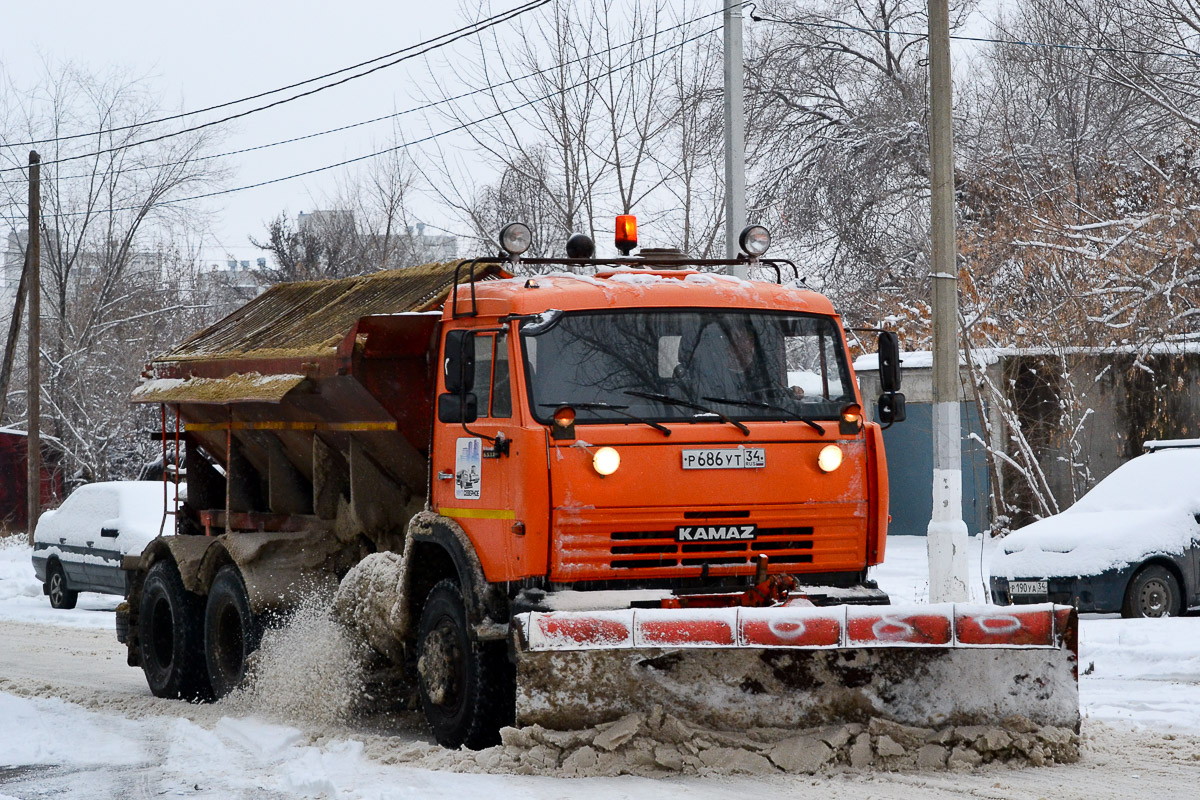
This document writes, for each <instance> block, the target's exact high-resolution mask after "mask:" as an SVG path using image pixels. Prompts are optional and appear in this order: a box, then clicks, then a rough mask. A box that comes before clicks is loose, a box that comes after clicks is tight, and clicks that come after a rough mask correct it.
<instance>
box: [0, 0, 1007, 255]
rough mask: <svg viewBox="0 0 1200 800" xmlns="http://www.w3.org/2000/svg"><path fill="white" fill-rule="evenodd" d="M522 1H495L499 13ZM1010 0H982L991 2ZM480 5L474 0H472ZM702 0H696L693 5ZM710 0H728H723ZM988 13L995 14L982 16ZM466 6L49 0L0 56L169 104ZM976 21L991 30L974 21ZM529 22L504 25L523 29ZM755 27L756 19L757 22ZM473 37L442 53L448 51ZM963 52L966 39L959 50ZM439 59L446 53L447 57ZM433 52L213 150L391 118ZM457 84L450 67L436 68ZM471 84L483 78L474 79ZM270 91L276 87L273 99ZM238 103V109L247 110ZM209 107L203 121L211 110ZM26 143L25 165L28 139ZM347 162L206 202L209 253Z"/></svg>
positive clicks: (427, 212) (0, 38)
mask: <svg viewBox="0 0 1200 800" xmlns="http://www.w3.org/2000/svg"><path fill="white" fill-rule="evenodd" d="M520 4H521V0H494V2H493V9H494V10H495V11H499V10H504V9H509V8H513V7H515V6H518V5H520ZM999 4H1000V0H984V2H983V3H982V5H983V6H985V7H988V8H990V9H994V8H995V7H996V6H997V5H999ZM467 5H468V6H469V7H474V6H475V3H474V2H471V3H468V4H467ZM693 6H694V3H693ZM713 8H714V9H715V8H719V2H718V0H714V2H713ZM535 13H537V12H535ZM984 16H987V15H984ZM467 19H468V17H467V15H466V14H465V13H464V11H463V10H462V6H460V4H459V3H458V2H456V0H449V1H445V0H443V2H437V0H432V1H431V0H423V1H422V2H417V1H415V0H393V1H392V2H387V1H385V0H338V2H313V0H294V1H293V2H288V3H282V2H267V1H266V0H240V1H238V0H206V2H203V3H182V2H177V1H176V2H172V1H171V0H154V1H153V2H152V1H151V0H108V1H107V2H103V3H93V2H81V0H39V2H37V3H16V2H9V3H5V4H4V17H3V20H2V22H0V67H2V71H3V73H5V74H6V76H7V79H8V80H9V81H10V82H11V83H12V84H13V85H14V86H16V87H17V88H18V89H20V88H27V87H30V86H32V85H34V84H36V83H37V82H39V81H41V80H44V77H45V74H46V67H45V65H46V64H50V65H51V66H52V67H61V66H62V65H64V64H66V63H68V62H69V63H74V64H76V65H78V66H80V67H83V68H85V69H87V70H89V71H94V72H105V71H108V70H113V69H119V70H126V71H128V74H129V75H130V76H145V78H146V80H147V81H148V82H149V85H150V86H151V87H153V89H154V91H155V92H156V93H157V94H158V95H159V97H160V98H161V105H162V108H163V109H164V111H165V112H178V111H180V110H186V109H193V108H200V107H204V106H208V105H212V104H215V103H220V102H224V101H228V100H232V99H236V98H240V97H244V96H246V95H250V94H254V93H257V92H261V91H265V90H269V89H274V88H277V87H279V86H283V85H286V84H289V83H293V82H296V81H298V80H303V79H305V78H311V77H315V76H317V75H320V74H323V73H325V72H329V71H332V70H336V69H339V68H342V67H345V66H348V65H350V64H354V63H357V62H360V61H365V60H367V59H370V58H374V57H376V56H379V55H383V54H385V53H389V52H392V51H395V50H399V49H400V48H402V47H405V46H407V45H412V44H415V43H418V42H420V41H422V40H425V39H428V38H432V37H435V36H437V35H440V34H442V33H445V32H448V31H450V30H453V29H455V28H458V27H461V26H462V25H463V24H465V22H466V21H467ZM973 23H974V24H973V25H972V26H971V27H972V28H974V29H975V30H974V31H972V32H977V31H978V32H982V31H981V30H980V28H983V27H986V25H985V24H980V23H982V20H980V19H978V18H977V19H976V20H973ZM521 24H522V22H521V21H520V20H518V21H515V22H507V23H503V24H502V27H501V28H500V29H499V30H508V31H509V32H517V31H519V26H520V25H521ZM751 24H752V23H751ZM470 44H471V40H466V41H463V42H459V43H457V44H454V45H451V46H450V47H449V48H446V49H443V50H441V51H439V53H438V55H439V56H442V57H443V58H447V59H450V60H452V59H453V57H454V53H455V52H456V51H458V52H463V53H466V52H467V50H468V48H469V47H470ZM955 49H956V51H959V52H957V53H956V55H957V56H959V57H960V58H961V55H962V53H961V51H960V48H958V47H956V48H955ZM439 63H441V59H439ZM426 69H427V67H426V63H425V61H424V60H423V59H415V60H413V61H411V62H408V63H406V64H401V65H398V66H396V67H391V68H389V69H386V70H382V71H380V72H378V73H376V74H374V75H372V76H369V77H366V78H363V79H360V80H356V81H353V82H351V83H349V84H347V85H345V86H341V87H338V88H335V89H331V90H329V91H325V92H322V93H320V94H317V95H315V96H313V97H310V98H305V99H303V100H300V101H297V102H293V103H289V104H286V105H284V106H281V107H279V108H277V109H273V110H270V111H266V112H262V113H258V114H254V115H252V116H249V117H247V118H245V119H242V120H238V121H236V122H234V123H231V124H228V125H224V126H221V131H222V134H221V139H220V140H219V142H218V144H217V149H216V152H225V151H229V150H237V149H241V148H245V147H252V146H255V145H259V144H264V143H267V142H273V141H278V140H281V139H286V138H289V137H293V136H297V135H302V134H305V133H311V132H315V131H318V130H324V129H327V128H331V127H336V126H338V125H344V124H348V123H353V122H358V121H361V120H365V119H370V118H374V117H379V116H384V115H387V114H390V113H393V112H395V111H398V110H402V109H405V108H409V107H412V106H413V105H416V104H418V103H419V102H420V101H419V100H417V99H416V98H418V97H419V96H420V94H421V91H420V89H421V84H422V83H423V82H425V81H428V75H427V71H426ZM439 74H440V75H442V76H443V78H444V79H446V80H449V81H451V82H453V80H454V75H453V70H447V69H445V68H444V67H443V68H440V69H439ZM471 88H474V87H471ZM271 99H274V98H271ZM239 108H241V107H239ZM211 118H212V115H207V116H204V117H200V118H198V119H211ZM400 125H401V134H402V136H403V137H404V138H407V139H413V138H418V137H420V136H421V135H424V134H428V133H429V132H430V130H431V129H432V130H441V129H442V128H444V127H446V123H445V122H444V121H442V120H440V119H438V118H437V117H436V116H429V114H428V113H427V114H426V115H425V116H422V115H420V114H414V115H409V116H405V117H402V118H401V120H400ZM392 136H393V130H392V123H390V122H382V123H377V124H374V125H369V126H364V127H360V128H356V129H355V130H353V131H348V132H344V133H340V134H335V135H330V136H323V137H319V138H316V139H312V140H309V141H306V142H301V143H296V144H290V145H286V146H281V147H277V148H272V149H268V150H263V151H259V152H256V153H253V154H246V155H240V156H236V157H232V158H229V159H225V160H224V161H225V164H226V165H227V166H228V168H229V169H230V177H229V179H228V181H227V183H226V188H231V187H235V186H243V185H246V184H252V183H256V182H258V181H263V180H269V179H272V178H276V177H279V176H282V175H288V174H291V173H296V172H302V171H305V170H309V169H313V168H316V167H320V166H323V165H326V164H331V163H334V162H338V161H342V160H344V159H347V158H353V157H355V156H360V155H363V154H366V153H370V152H374V151H376V150H379V149H381V148H382V147H385V146H388V145H389V144H390V143H391V142H392ZM21 149H22V152H21V153H20V154H19V158H20V159H21V160H22V163H23V161H24V158H25V153H24V149H25V148H21ZM343 174H344V173H343V172H342V171H341V170H332V171H329V172H326V173H323V174H320V175H316V176H310V177H307V178H301V179H296V180H291V181H287V182H284V183H279V184H275V185H272V186H268V187H262V188H258V189H251V190H248V191H245V192H240V193H235V194H230V195H225V196H223V197H220V198H216V199H214V200H211V201H207V203H208V205H207V209H208V210H209V211H211V212H212V219H213V222H212V232H211V235H210V237H208V239H207V240H206V241H207V244H208V245H209V247H208V248H207V249H206V250H205V251H204V256H205V259H206V261H209V262H213V261H223V260H224V259H225V257H226V255H225V254H228V256H229V257H233V258H237V259H253V258H255V257H257V256H258V255H261V252H260V251H257V250H256V249H255V248H253V247H252V246H251V245H250V243H249V241H248V237H249V236H251V235H253V236H256V237H260V238H261V237H262V236H263V233H264V230H265V227H266V223H267V222H268V221H269V220H271V219H272V218H273V217H275V216H276V215H277V214H279V213H280V212H283V211H286V212H287V213H288V215H289V216H291V217H293V218H294V217H295V215H296V213H297V212H300V211H311V210H313V209H314V208H319V207H322V206H324V205H325V202H324V201H325V200H326V199H327V198H328V197H329V196H330V195H331V194H332V193H333V191H334V189H335V186H334V183H335V181H336V180H337V178H338V177H339V176H340V175H343ZM415 211H416V213H417V214H418V215H419V216H420V217H421V218H422V219H423V221H425V222H427V223H429V224H432V225H436V226H441V227H446V228H453V227H454V221H453V220H451V219H447V218H445V216H444V212H443V211H442V210H440V209H439V207H438V206H437V205H436V204H435V203H433V202H431V201H420V200H418V201H417V203H416V208H415Z"/></svg>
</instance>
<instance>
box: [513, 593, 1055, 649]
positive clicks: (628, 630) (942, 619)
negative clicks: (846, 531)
mask: <svg viewBox="0 0 1200 800" xmlns="http://www.w3.org/2000/svg"><path fill="white" fill-rule="evenodd" d="M1073 619H1074V617H1073V610H1072V609H1071V608H1070V607H1069V606H1056V605H1051V604H1048V603H1047V604H1043V605H1029V606H1020V607H998V606H985V605H962V604H954V603H945V604H939V605H928V606H833V607H829V608H816V607H813V606H801V605H781V606H773V607H770V608H715V609H658V608H655V609H624V610H618V611H558V612H550V613H541V612H537V611H534V612H530V613H528V614H522V615H520V616H518V617H517V622H518V624H519V625H520V628H521V631H522V634H523V637H524V647H525V649H526V650H589V649H616V648H638V647H670V648H677V647H789V648H804V649H812V648H844V647H1022V648H1026V647H1034V648H1037V647H1041V648H1060V647H1069V648H1072V649H1073V648H1074V647H1075V642H1074V638H1073V637H1074V630H1075V626H1074V623H1073V621H1072V620H1073ZM1067 639H1070V641H1067Z"/></svg>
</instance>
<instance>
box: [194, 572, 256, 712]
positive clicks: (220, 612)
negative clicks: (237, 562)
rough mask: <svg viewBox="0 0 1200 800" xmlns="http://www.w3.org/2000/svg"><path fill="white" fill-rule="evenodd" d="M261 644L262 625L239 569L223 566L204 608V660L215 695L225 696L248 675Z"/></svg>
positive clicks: (214, 581)
mask: <svg viewBox="0 0 1200 800" xmlns="http://www.w3.org/2000/svg"><path fill="white" fill-rule="evenodd" d="M261 641H262V622H261V621H260V620H259V618H258V617H256V616H255V615H254V614H252V613H251V612H250V599H249V597H248V596H247V594H246V584H245V581H243V580H242V574H241V572H239V571H238V568H237V567H235V566H233V565H232V564H231V565H228V566H225V567H221V569H220V570H219V571H218V572H217V577H216V578H215V579H214V580H213V584H212V588H211V589H210V590H209V592H208V603H207V604H206V605H205V608H204V658H205V661H206V662H207V664H208V678H209V682H210V683H211V684H212V690H213V695H214V696H215V697H224V696H225V695H227V694H229V692H231V691H233V690H234V689H235V688H237V686H238V685H239V684H240V683H241V682H242V679H243V678H244V677H245V676H246V662H247V659H248V658H249V656H250V654H251V653H253V652H254V651H255V650H257V649H258V645H259V644H260V643H261Z"/></svg>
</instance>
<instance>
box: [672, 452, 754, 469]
mask: <svg viewBox="0 0 1200 800" xmlns="http://www.w3.org/2000/svg"><path fill="white" fill-rule="evenodd" d="M765 466H767V451H766V450H764V449H763V448H761V447H739V448H737V449H731V448H725V449H711V450H684V451H683V468H684V469H762V468H763V467H765Z"/></svg>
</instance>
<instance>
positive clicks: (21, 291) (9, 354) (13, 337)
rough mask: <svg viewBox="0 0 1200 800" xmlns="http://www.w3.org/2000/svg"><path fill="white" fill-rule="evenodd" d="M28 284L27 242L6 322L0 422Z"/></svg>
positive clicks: (1, 378) (0, 378) (6, 405)
mask: <svg viewBox="0 0 1200 800" xmlns="http://www.w3.org/2000/svg"><path fill="white" fill-rule="evenodd" d="M28 283H29V242H28V241H26V242H25V265H24V266H23V267H21V280H20V281H18V283H17V299H16V300H15V301H14V302H13V313H12V317H11V318H10V319H9V321H8V338H7V339H6V340H5V342H4V362H3V363H2V364H0V420H2V419H4V411H5V409H6V408H8V384H9V383H10V382H11V381H12V369H13V362H14V361H15V360H16V357H17V337H19V336H20V335H21V317H23V316H24V315H25V287H26V285H27V284H28Z"/></svg>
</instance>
